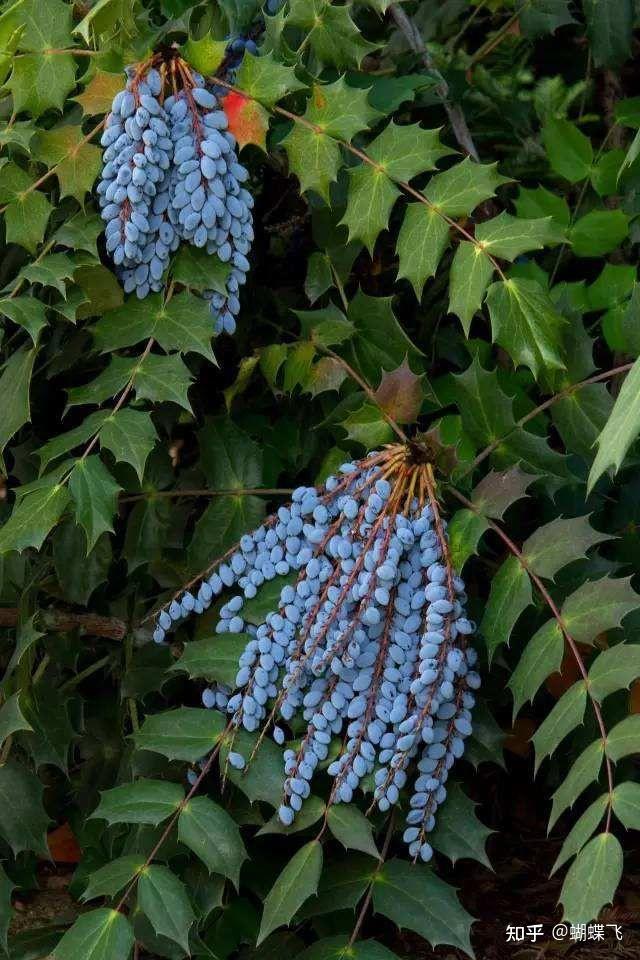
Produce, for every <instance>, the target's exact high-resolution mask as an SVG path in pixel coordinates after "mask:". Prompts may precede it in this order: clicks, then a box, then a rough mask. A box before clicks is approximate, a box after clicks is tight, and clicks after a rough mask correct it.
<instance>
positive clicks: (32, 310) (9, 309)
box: [0, 296, 47, 396]
mask: <svg viewBox="0 0 640 960" xmlns="http://www.w3.org/2000/svg"><path fill="white" fill-rule="evenodd" d="M0 314H2V316H4V317H9V319H10V320H12V321H13V322H14V323H17V324H18V326H20V327H23V328H24V329H25V330H26V331H27V333H28V334H29V336H30V337H31V339H32V341H33V345H34V347H35V345H36V343H37V342H38V337H39V335H40V331H41V330H42V329H43V327H46V325H47V314H46V308H45V305H44V303H42V301H41V300H36V298H35V297H30V296H24V297H14V298H13V299H12V300H0ZM20 353H22V351H16V352H15V353H13V354H12V355H11V357H10V359H9V363H10V362H11V360H12V359H13V357H15V356H16V355H17V354H20ZM22 355H23V356H24V353H22ZM8 396H11V394H8Z"/></svg>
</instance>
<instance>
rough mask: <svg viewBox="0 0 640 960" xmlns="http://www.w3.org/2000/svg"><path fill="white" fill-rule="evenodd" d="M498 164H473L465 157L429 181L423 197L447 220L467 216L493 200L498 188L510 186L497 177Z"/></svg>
mask: <svg viewBox="0 0 640 960" xmlns="http://www.w3.org/2000/svg"><path fill="white" fill-rule="evenodd" d="M497 167H498V165H497V163H488V164H482V163H476V162H475V161H474V160H471V158H470V157H465V159H464V160H462V161H461V162H460V163H456V164H455V166H453V167H449V169H448V170H445V171H444V172H443V173H437V174H436V175H435V176H434V177H432V178H431V180H430V181H429V185H428V187H427V189H426V190H425V195H426V196H427V198H428V199H429V201H430V202H431V203H432V204H434V206H436V207H437V209H438V210H439V211H441V212H442V213H446V214H447V216H449V217H463V216H469V214H470V213H472V212H473V211H474V210H475V208H476V207H477V206H478V204H480V203H483V202H484V201H485V200H488V199H489V198H490V197H493V196H495V192H496V190H497V188H498V187H499V186H500V185H501V184H503V183H509V178H508V177H503V176H501V174H499V173H498V170H497Z"/></svg>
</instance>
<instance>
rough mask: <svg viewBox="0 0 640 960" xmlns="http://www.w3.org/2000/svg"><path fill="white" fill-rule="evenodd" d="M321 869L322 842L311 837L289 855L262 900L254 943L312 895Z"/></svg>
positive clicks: (291, 915)
mask: <svg viewBox="0 0 640 960" xmlns="http://www.w3.org/2000/svg"><path fill="white" fill-rule="evenodd" d="M321 872H322V844H321V843H319V842H318V840H312V841H311V842H310V843H307V844H305V845H304V847H302V848H301V849H300V850H298V852H297V853H296V854H295V855H294V856H293V857H292V858H291V860H290V861H289V863H288V864H287V865H286V867H285V868H284V870H283V871H282V873H281V874H280V875H279V876H278V878H277V880H276V881H275V883H274V884H273V886H272V888H271V890H270V891H269V893H268V894H267V897H266V899H265V901H264V912H263V914H262V922H261V924H260V932H259V934H258V941H257V943H258V945H260V944H261V943H262V941H263V940H265V939H266V938H267V937H268V936H269V934H270V933H271V932H272V931H273V930H276V929H277V928H278V927H282V926H287V925H288V924H289V922H290V921H291V919H292V918H293V916H294V915H295V914H296V913H297V911H298V910H299V909H300V907H301V906H302V904H303V903H304V902H305V900H308V898H309V897H312V896H314V895H315V894H316V893H317V890H318V882H319V880H320V874H321Z"/></svg>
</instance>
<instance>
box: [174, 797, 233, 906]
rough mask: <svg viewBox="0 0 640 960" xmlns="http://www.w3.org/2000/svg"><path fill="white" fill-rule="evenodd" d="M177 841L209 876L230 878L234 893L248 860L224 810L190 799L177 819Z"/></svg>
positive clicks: (202, 801) (208, 801)
mask: <svg viewBox="0 0 640 960" xmlns="http://www.w3.org/2000/svg"><path fill="white" fill-rule="evenodd" d="M178 837H179V839H180V840H181V841H182V843H184V844H185V845H186V846H187V847H189V849H191V850H193V852H194V853H195V854H196V855H197V856H198V857H199V858H200V859H201V860H202V861H203V863H205V864H206V866H207V869H208V870H209V872H210V873H219V874H221V875H222V876H223V877H229V879H230V880H231V882H232V883H233V885H234V886H235V888H236V889H238V886H239V883H240V868H241V866H242V864H243V862H244V861H245V860H246V859H247V851H246V850H245V848H244V843H243V842H242V837H241V836H240V830H239V829H238V826H237V824H236V823H235V822H234V821H233V820H232V819H231V817H230V816H229V814H228V813H227V812H226V810H223V809H222V807H220V806H218V804H216V803H213V801H212V800H209V798H208V797H192V798H191V800H188V801H187V802H186V804H185V805H184V807H183V808H182V810H181V811H180V817H179V818H178Z"/></svg>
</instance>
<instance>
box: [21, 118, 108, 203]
mask: <svg viewBox="0 0 640 960" xmlns="http://www.w3.org/2000/svg"><path fill="white" fill-rule="evenodd" d="M32 153H33V156H34V158H35V159H36V160H39V161H40V162H41V163H44V164H46V165H47V167H48V168H50V169H51V168H53V167H55V173H56V176H57V178H58V182H59V184H60V196H61V197H73V198H74V199H75V200H77V201H78V203H83V201H84V197H85V194H86V193H87V192H88V191H89V190H91V188H92V186H93V184H94V182H95V180H96V178H97V177H98V175H99V174H100V170H101V169H102V151H101V149H100V147H96V146H94V145H93V144H91V143H87V142H86V140H85V135H84V133H83V132H82V127H81V126H80V125H79V124H78V125H77V126H76V125H73V126H72V125H71V124H68V123H65V124H63V125H61V126H59V127H53V128H52V129H50V130H38V132H37V134H36V137H35V138H34V140H33V143H32Z"/></svg>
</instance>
